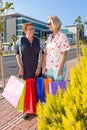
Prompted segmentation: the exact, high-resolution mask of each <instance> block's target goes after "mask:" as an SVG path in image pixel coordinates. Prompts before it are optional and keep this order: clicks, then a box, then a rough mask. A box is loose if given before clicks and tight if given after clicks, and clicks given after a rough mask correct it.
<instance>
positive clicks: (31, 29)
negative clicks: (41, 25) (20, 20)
mask: <svg viewBox="0 0 87 130" xmlns="http://www.w3.org/2000/svg"><path fill="white" fill-rule="evenodd" d="M26 35H30V36H33V35H34V26H33V25H28V26H27V28H26Z"/></svg>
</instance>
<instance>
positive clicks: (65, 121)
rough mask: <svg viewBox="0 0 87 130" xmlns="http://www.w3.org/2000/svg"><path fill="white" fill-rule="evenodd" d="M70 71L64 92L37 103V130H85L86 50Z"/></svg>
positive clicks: (86, 108) (86, 125) (86, 115)
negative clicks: (43, 102)
mask: <svg viewBox="0 0 87 130" xmlns="http://www.w3.org/2000/svg"><path fill="white" fill-rule="evenodd" d="M82 52H83V56H80V61H79V62H78V63H77V64H76V66H75V67H73V68H72V69H71V74H70V84H67V89H66V91H63V90H61V89H58V92H57V94H56V95H55V96H54V95H51V94H49V95H48V98H47V99H46V103H45V104H42V103H40V102H39V103H38V105H37V119H38V130H87V48H84V47H83V48H82Z"/></svg>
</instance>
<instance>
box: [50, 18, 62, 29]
mask: <svg viewBox="0 0 87 130" xmlns="http://www.w3.org/2000/svg"><path fill="white" fill-rule="evenodd" d="M48 20H50V22H51V25H52V28H53V30H57V29H58V30H60V28H61V26H62V22H61V21H60V19H59V18H58V17H57V16H50V17H48Z"/></svg>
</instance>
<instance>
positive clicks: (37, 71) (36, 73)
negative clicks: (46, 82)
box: [35, 68, 41, 78]
mask: <svg viewBox="0 0 87 130" xmlns="http://www.w3.org/2000/svg"><path fill="white" fill-rule="evenodd" d="M40 72H41V69H40V68H37V69H36V72H35V78H37V77H38V76H39V74H40Z"/></svg>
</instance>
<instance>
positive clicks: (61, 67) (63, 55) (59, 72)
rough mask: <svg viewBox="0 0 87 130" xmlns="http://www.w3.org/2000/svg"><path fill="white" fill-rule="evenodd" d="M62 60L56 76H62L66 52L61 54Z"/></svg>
mask: <svg viewBox="0 0 87 130" xmlns="http://www.w3.org/2000/svg"><path fill="white" fill-rule="evenodd" d="M62 53H63V54H62V58H61V63H60V66H59V70H58V75H62V69H63V66H64V63H65V60H66V56H67V51H64V52H62Z"/></svg>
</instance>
